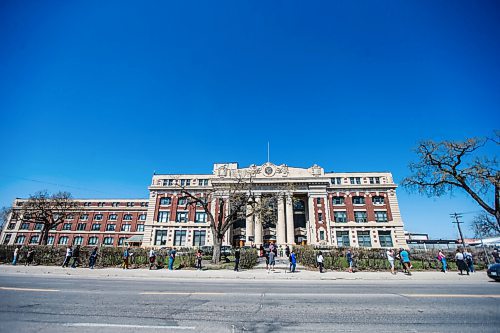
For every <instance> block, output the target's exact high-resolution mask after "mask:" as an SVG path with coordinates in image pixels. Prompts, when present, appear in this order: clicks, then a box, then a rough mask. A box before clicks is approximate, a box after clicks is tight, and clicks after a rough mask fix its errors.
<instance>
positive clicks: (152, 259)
mask: <svg viewBox="0 0 500 333" xmlns="http://www.w3.org/2000/svg"><path fill="white" fill-rule="evenodd" d="M198 251H199V250H198ZM155 263H156V253H155V250H153V248H151V249H150V250H149V270H152V269H153V266H154V265H155Z"/></svg>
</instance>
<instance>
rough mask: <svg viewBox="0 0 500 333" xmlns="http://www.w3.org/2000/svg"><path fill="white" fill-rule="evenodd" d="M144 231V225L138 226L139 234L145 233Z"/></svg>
mask: <svg viewBox="0 0 500 333" xmlns="http://www.w3.org/2000/svg"><path fill="white" fill-rule="evenodd" d="M143 231H144V224H138V225H137V232H143Z"/></svg>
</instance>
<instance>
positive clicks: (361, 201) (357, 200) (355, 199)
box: [352, 196, 365, 205]
mask: <svg viewBox="0 0 500 333" xmlns="http://www.w3.org/2000/svg"><path fill="white" fill-rule="evenodd" d="M352 203H353V205H364V204H365V197H359V196H356V197H352Z"/></svg>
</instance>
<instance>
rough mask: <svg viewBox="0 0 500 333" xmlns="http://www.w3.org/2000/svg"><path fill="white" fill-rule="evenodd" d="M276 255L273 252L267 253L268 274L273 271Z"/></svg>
mask: <svg viewBox="0 0 500 333" xmlns="http://www.w3.org/2000/svg"><path fill="white" fill-rule="evenodd" d="M275 258H276V253H274V251H272V250H271V251H269V269H268V271H267V272H268V273H269V271H270V270H272V271H274V265H275V264H276V259H275Z"/></svg>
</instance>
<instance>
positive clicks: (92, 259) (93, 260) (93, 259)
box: [89, 247, 97, 269]
mask: <svg viewBox="0 0 500 333" xmlns="http://www.w3.org/2000/svg"><path fill="white" fill-rule="evenodd" d="M96 261H97V247H94V249H93V250H92V253H91V254H90V257H89V268H90V269H94V266H95V263H96Z"/></svg>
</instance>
